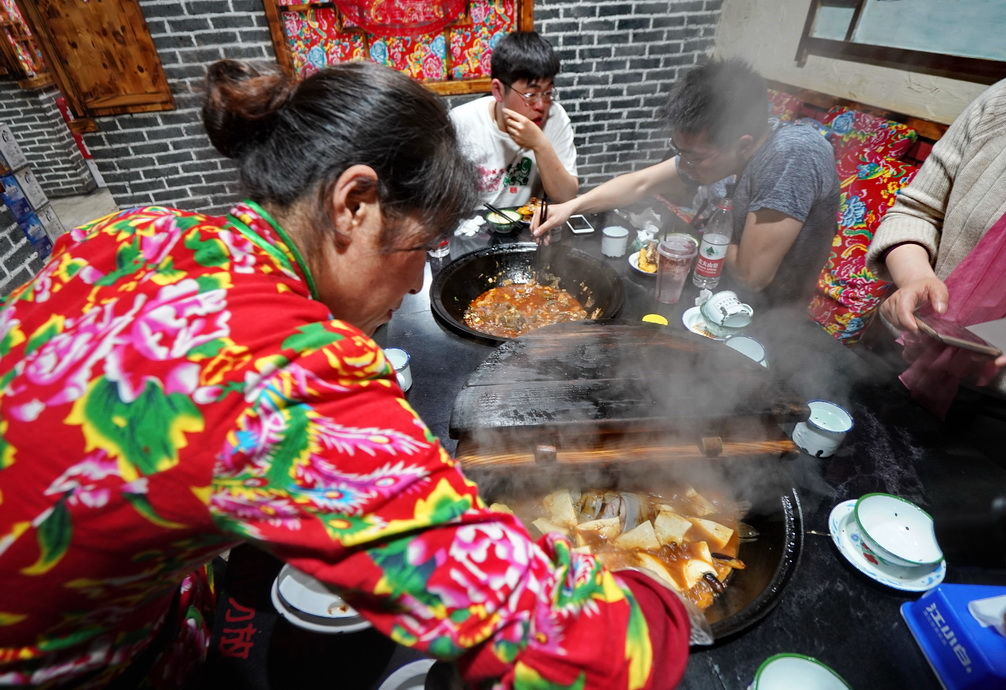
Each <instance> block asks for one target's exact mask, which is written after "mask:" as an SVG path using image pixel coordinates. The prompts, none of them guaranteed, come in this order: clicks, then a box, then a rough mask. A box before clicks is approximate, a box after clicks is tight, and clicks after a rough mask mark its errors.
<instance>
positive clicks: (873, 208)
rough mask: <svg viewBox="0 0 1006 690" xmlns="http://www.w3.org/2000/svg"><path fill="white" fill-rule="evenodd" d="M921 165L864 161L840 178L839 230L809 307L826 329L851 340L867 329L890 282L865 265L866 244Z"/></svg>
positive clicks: (840, 338) (888, 161) (887, 161)
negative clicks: (898, 194)
mask: <svg viewBox="0 0 1006 690" xmlns="http://www.w3.org/2000/svg"><path fill="white" fill-rule="evenodd" d="M916 172H918V166H916V165H914V164H912V163H905V162H901V161H897V160H894V159H891V158H888V159H885V160H884V161H882V162H880V163H863V164H861V165H860V166H859V167H858V168H857V169H856V173H855V174H854V175H852V176H849V177H847V178H845V179H843V180H841V191H840V197H839V203H840V207H839V220H838V232H837V233H835V238H834V240H833V241H832V251H831V255H830V256H829V257H828V261H827V262H826V263H825V265H824V268H823V269H822V270H821V275H820V276H819V278H818V294H816V295H815V296H814V298H813V299H812V300H811V303H810V306H809V311H810V314H811V316H812V317H813V318H814V320H815V321H817V322H818V323H820V324H821V325H822V326H823V327H824V329H825V330H827V331H828V332H829V333H831V334H832V335H833V336H835V337H836V338H838V339H839V340H842V341H843V342H845V343H847V344H852V343H855V342H857V341H858V340H859V337H860V336H861V335H862V330H863V328H864V327H865V326H866V325H867V323H869V319H870V317H871V316H872V315H873V313H874V311H875V310H876V308H877V307H878V306H879V304H880V302H881V301H882V300H883V298H884V297H885V296H886V294H887V289H888V286H889V283H886V282H885V281H883V280H881V279H879V278H878V277H877V276H875V275H874V274H873V273H872V272H871V271H869V270H868V269H867V268H866V250H867V249H868V248H869V246H870V240H872V239H873V233H874V231H875V230H876V229H877V226H878V225H879V224H880V219H881V218H882V217H883V215H884V213H886V212H887V209H888V208H890V206H891V205H892V204H893V203H894V198H895V196H896V195H897V193H898V190H899V189H901V188H902V187H904V186H905V185H906V184H908V183H909V182H911V180H912V178H913V177H915V173H916Z"/></svg>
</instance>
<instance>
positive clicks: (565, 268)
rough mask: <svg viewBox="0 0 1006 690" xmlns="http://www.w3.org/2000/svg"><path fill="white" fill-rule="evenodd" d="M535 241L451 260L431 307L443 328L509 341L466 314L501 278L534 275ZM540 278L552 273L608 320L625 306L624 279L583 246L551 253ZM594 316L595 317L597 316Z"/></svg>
mask: <svg viewBox="0 0 1006 690" xmlns="http://www.w3.org/2000/svg"><path fill="white" fill-rule="evenodd" d="M535 249H536V245H535V244H534V243H533V242H521V243H517V244H506V245H499V246H496V247H488V248H486V249H480V250H478V251H474V252H472V253H471V254H465V255H464V256H462V257H460V258H458V259H456V260H455V261H452V262H451V263H449V264H448V265H447V266H445V267H444V268H443V269H442V270H441V271H440V272H439V273H438V274H437V275H436V277H435V278H434V279H433V284H432V286H431V287H430V306H431V307H432V309H433V314H434V316H436V318H437V319H438V320H439V321H440V322H441V323H443V324H444V325H445V326H447V327H448V328H450V329H451V330H453V331H455V332H456V333H459V334H461V335H464V336H468V337H470V338H476V339H478V340H482V341H485V342H488V343H492V344H499V343H502V342H505V341H506V340H508V338H501V337H498V336H493V335H488V334H486V333H480V332H479V331H476V330H473V329H471V328H469V327H468V326H466V325H465V322H464V314H465V310H466V309H467V308H468V305H469V304H471V302H472V300H473V299H475V298H476V297H478V296H479V295H481V294H482V293H483V292H485V291H486V290H488V289H490V288H493V287H496V286H498V285H501V284H502V283H503V281H506V280H510V281H512V282H514V283H527V282H530V281H531V280H532V279H534V278H535V277H536V275H535V274H536V270H535ZM543 273H544V274H543V275H542V276H539V279H540V280H541V281H542V282H547V281H548V280H550V279H551V278H552V277H553V276H554V277H555V278H558V286H559V287H560V288H562V289H563V290H566V291H567V292H569V293H570V294H571V295H573V297H575V298H576V299H577V300H579V302H580V304H582V305H583V307H584V309H586V310H587V313H588V314H591V315H592V316H594V318H596V319H610V318H612V317H614V316H616V315H618V312H619V311H620V310H621V309H622V304H623V302H624V301H625V292H624V289H623V287H622V280H621V278H620V277H619V276H618V274H617V273H616V272H615V270H614V269H612V268H611V267H610V266H608V265H607V264H605V263H604V262H603V261H601V260H599V259H596V258H594V257H593V256H591V255H590V254H587V253H586V252H583V251H580V250H579V249H573V248H570V247H564V246H562V245H559V246H557V247H554V248H552V249H551V250H550V251H549V263H548V266H547V268H546V269H545V270H544V271H543ZM595 315H596V316H595Z"/></svg>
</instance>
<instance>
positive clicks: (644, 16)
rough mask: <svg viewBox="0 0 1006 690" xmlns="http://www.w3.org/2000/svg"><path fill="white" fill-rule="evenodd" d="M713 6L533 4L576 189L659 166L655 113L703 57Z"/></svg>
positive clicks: (701, 1)
mask: <svg viewBox="0 0 1006 690" xmlns="http://www.w3.org/2000/svg"><path fill="white" fill-rule="evenodd" d="M721 2H722V0H671V1H670V2H645V1H637V2H615V1H611V2H576V1H575V0H574V1H572V2H569V1H567V2H557V1H556V0H545V1H541V0H539V2H536V3H535V15H534V19H535V30H536V31H538V32H539V33H541V34H542V35H543V36H544V37H545V38H547V39H548V40H549V41H550V42H551V43H552V45H553V47H554V48H555V50H556V52H557V53H558V55H559V58H560V59H561V60H562V71H561V72H560V73H559V75H558V76H557V77H556V80H555V84H556V88H557V89H558V90H559V100H560V102H561V103H562V106H563V107H564V108H565V109H566V112H567V113H569V118H570V120H571V121H572V123H573V129H574V131H575V133H576V138H575V141H576V152H577V157H578V159H579V160H578V173H579V175H580V182H581V189H585V188H588V187H593V186H596V185H597V184H600V183H601V182H604V181H605V180H607V179H609V178H610V177H612V176H614V175H617V174H619V173H623V172H627V171H629V170H634V169H637V168H639V167H643V166H645V165H647V164H650V163H655V162H657V161H659V160H661V159H662V158H663V156H664V154H665V151H666V145H667V132H666V130H665V128H663V127H662V126H661V124H660V122H659V120H658V119H657V117H656V110H657V108H659V106H661V105H662V104H663V103H664V102H665V101H666V99H667V95H668V93H669V92H670V89H671V86H672V85H673V84H674V81H675V80H676V79H677V77H678V73H679V71H680V70H682V69H684V70H687V69H688V68H689V67H690V66H692V65H694V64H696V62H697V61H698V60H700V59H701V58H702V57H704V56H705V55H706V54H707V53H711V51H712V47H713V43H714V38H715V33H716V25H717V23H718V21H719V16H720V5H721ZM480 95H481V94H480ZM468 98H469V97H454V98H452V99H451V105H452V106H453V105H457V104H458V103H461V102H463V101H464V100H467V99H468Z"/></svg>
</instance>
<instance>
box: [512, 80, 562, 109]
mask: <svg viewBox="0 0 1006 690" xmlns="http://www.w3.org/2000/svg"><path fill="white" fill-rule="evenodd" d="M506 87H507V88H508V89H510V90H511V91H513V92H514V93H515V94H517V95H518V96H520V97H521V98H523V99H524V102H525V103H527V104H528V105H537V104H539V103H551V102H552V101H554V100H555V99H557V98H558V97H559V96H558V93H557V90H556V89H555V88H551V89H549V90H548V91H538V92H532V91H528V92H527V93H524V92H522V91H518V90H517V89H515V88H513V87H512V86H510V85H509V84H507V85H506Z"/></svg>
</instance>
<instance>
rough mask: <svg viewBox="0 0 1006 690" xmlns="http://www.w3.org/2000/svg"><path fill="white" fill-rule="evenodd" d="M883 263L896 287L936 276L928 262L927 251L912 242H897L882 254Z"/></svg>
mask: <svg viewBox="0 0 1006 690" xmlns="http://www.w3.org/2000/svg"><path fill="white" fill-rule="evenodd" d="M884 263H885V264H886V265H887V271H888V273H890V275H891V279H892V280H893V281H894V284H895V285H897V286H898V287H903V286H905V285H907V284H908V283H911V282H913V281H916V280H920V279H923V278H934V277H936V274H935V273H934V272H933V267H932V265H930V263H929V251H928V250H927V249H926V248H925V247H923V246H922V245H921V244H915V243H914V242H906V243H904V244H899V245H897V246H895V247H893V248H892V249H890V250H889V251H888V252H887V254H886V255H884Z"/></svg>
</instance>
